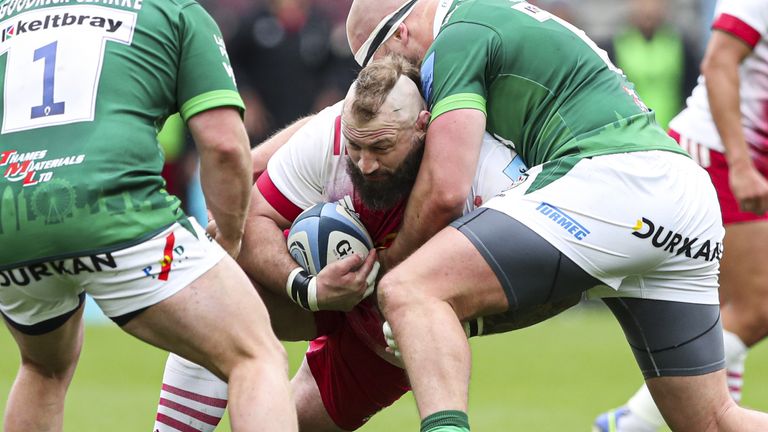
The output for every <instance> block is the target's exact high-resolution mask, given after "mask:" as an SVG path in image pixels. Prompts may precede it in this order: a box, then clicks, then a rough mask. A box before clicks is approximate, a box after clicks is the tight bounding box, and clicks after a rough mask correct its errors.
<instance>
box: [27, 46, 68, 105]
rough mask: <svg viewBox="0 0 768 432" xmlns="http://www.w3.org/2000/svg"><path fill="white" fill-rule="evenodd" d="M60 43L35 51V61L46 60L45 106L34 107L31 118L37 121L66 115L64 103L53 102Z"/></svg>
mask: <svg viewBox="0 0 768 432" xmlns="http://www.w3.org/2000/svg"><path fill="white" fill-rule="evenodd" d="M58 44H59V42H58V41H56V42H53V43H50V44H48V45H46V46H44V47H42V48H38V49H36V50H35V57H34V59H35V61H38V60H41V59H42V60H44V61H45V66H44V68H43V104H42V105H38V106H33V107H32V109H31V112H32V114H31V116H30V118H33V119H36V118H40V117H47V116H51V115H58V114H64V102H54V101H53V89H54V75H55V72H56V47H57V46H58Z"/></svg>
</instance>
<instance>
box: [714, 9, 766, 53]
mask: <svg viewBox="0 0 768 432" xmlns="http://www.w3.org/2000/svg"><path fill="white" fill-rule="evenodd" d="M712 29H714V30H722V31H724V32H726V33H730V34H732V35H734V36H736V37H737V38H739V39H741V40H743V41H744V42H745V43H746V44H747V45H749V46H750V47H752V48H754V47H755V45H757V43H758V42H760V32H759V31H757V30H755V29H754V28H752V26H750V25H749V24H747V23H745V22H744V21H742V20H740V19H739V18H736V17H735V16H733V15H728V14H721V15H720V16H719V17H717V19H716V20H715V22H714V23H713V24H712Z"/></svg>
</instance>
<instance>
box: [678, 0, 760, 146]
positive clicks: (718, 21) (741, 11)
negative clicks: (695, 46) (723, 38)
mask: <svg viewBox="0 0 768 432" xmlns="http://www.w3.org/2000/svg"><path fill="white" fill-rule="evenodd" d="M712 29H714V30H721V31H724V32H727V33H729V34H731V35H733V36H735V37H737V38H739V39H741V40H742V41H744V43H746V44H747V45H749V46H750V47H752V49H753V51H752V53H751V54H750V55H749V56H747V57H746V58H745V59H744V61H743V62H742V64H741V67H740V71H739V75H740V79H741V88H740V95H741V114H742V125H743V126H744V136H745V138H746V140H747V143H749V145H750V146H751V147H753V148H755V149H756V150H759V151H762V152H764V151H768V0H720V1H719V2H718V5H717V8H716V10H715V20H714V23H713V24H712ZM686 104H687V107H686V108H685V109H684V110H683V111H682V112H681V113H680V114H678V115H677V116H676V117H675V118H674V119H672V121H671V122H670V123H669V127H670V129H673V130H674V131H676V132H678V133H680V134H681V135H683V136H686V137H688V138H690V139H692V140H694V141H698V142H699V143H701V144H702V145H704V146H705V147H708V148H711V149H714V150H717V151H719V152H725V147H724V146H723V143H722V141H721V140H720V135H719V134H718V132H717V128H716V126H715V122H714V120H713V119H712V114H711V113H710V110H709V102H708V100H707V89H706V87H705V85H704V78H703V77H701V76H700V77H699V82H698V85H697V86H696V88H695V89H694V90H693V93H692V94H691V96H690V97H689V98H688V100H687V101H686Z"/></svg>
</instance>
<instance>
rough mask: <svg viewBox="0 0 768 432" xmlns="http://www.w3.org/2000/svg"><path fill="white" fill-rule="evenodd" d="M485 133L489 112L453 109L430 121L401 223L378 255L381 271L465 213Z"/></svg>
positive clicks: (392, 265) (403, 257) (394, 263)
mask: <svg viewBox="0 0 768 432" xmlns="http://www.w3.org/2000/svg"><path fill="white" fill-rule="evenodd" d="M484 131H485V115H484V114H483V113H482V112H481V111H478V110H474V109H459V110H454V111H449V112H447V113H445V114H443V115H441V116H439V117H438V118H436V119H435V120H434V121H432V123H431V124H430V126H429V130H428V132H427V141H426V144H425V148H424V158H423V160H422V162H421V168H419V174H418V177H417V178H416V183H415V184H414V186H413V191H412V192H411V195H410V198H409V199H408V205H407V206H406V210H405V217H404V219H403V225H402V227H401V229H400V232H399V233H398V235H397V237H396V238H395V241H394V242H393V243H392V246H391V247H390V248H389V249H387V250H384V251H382V252H381V253H380V258H379V260H380V261H381V264H382V269H383V270H385V271H386V270H388V269H390V268H392V267H394V265H396V264H397V263H398V262H400V261H402V260H403V259H405V258H406V257H407V256H408V255H410V254H411V253H412V252H413V251H414V250H416V248H418V247H419V246H421V245H422V244H423V243H424V242H426V241H427V240H428V239H429V238H430V237H432V236H433V235H434V234H435V233H437V232H438V231H440V230H441V229H443V228H444V227H445V226H447V225H448V224H449V223H450V222H452V221H453V220H454V219H456V218H457V217H459V216H460V215H461V213H462V210H463V208H464V203H465V200H466V198H467V195H469V192H470V189H471V187H472V179H473V177H474V175H475V167H476V166H477V160H478V155H479V153H480V145H481V144H482V139H483V132H484Z"/></svg>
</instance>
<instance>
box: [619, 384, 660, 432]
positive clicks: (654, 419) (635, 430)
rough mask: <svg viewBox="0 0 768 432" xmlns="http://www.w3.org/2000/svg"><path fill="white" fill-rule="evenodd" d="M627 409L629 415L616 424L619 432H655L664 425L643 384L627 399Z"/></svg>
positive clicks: (649, 393)
mask: <svg viewBox="0 0 768 432" xmlns="http://www.w3.org/2000/svg"><path fill="white" fill-rule="evenodd" d="M627 408H629V413H627V415H625V416H624V417H622V418H621V419H620V420H619V422H618V424H617V429H618V430H619V432H656V431H658V430H659V428H660V427H662V426H663V425H664V424H665V422H664V417H662V416H661V413H660V412H659V409H658V408H656V403H654V402H653V397H651V392H650V391H648V387H646V386H645V384H643V386H642V387H640V390H638V391H637V393H635V395H634V396H632V397H631V398H630V399H629V402H627Z"/></svg>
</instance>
